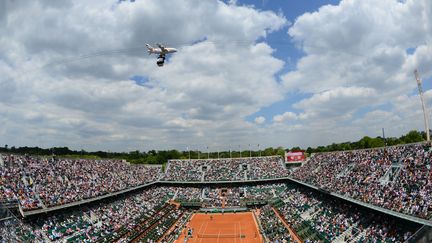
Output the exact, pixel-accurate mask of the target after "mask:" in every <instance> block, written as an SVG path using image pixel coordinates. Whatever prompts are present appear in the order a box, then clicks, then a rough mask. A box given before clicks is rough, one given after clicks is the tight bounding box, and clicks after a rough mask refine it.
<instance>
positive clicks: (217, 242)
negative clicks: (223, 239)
mask: <svg viewBox="0 0 432 243" xmlns="http://www.w3.org/2000/svg"><path fill="white" fill-rule="evenodd" d="M219 236H220V229H219V233H218V238H217V241H216V243H219Z"/></svg>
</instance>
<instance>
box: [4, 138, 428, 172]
mask: <svg viewBox="0 0 432 243" xmlns="http://www.w3.org/2000/svg"><path fill="white" fill-rule="evenodd" d="M425 139H426V134H425V133H424V132H419V131H414V130H413V131H410V132H408V133H407V134H405V135H402V136H400V137H399V138H396V137H389V138H386V139H383V138H382V137H379V136H378V137H375V138H371V137H368V136H365V137H363V138H362V139H360V140H359V141H356V142H343V143H332V144H330V145H327V146H318V147H315V148H312V147H308V148H307V149H306V152H307V153H308V154H311V153H316V152H331V151H343V150H353V149H365V148H376V147H384V146H385V145H386V146H392V145H398V144H407V143H415V142H421V141H424V140H425ZM298 150H304V149H302V148H300V147H298V146H296V147H293V148H290V149H289V148H283V147H277V148H272V147H269V148H266V149H264V150H260V151H249V150H243V151H221V152H209V153H207V152H202V151H178V150H175V149H172V150H158V151H157V150H150V151H147V152H143V151H139V150H135V151H130V152H106V151H96V152H90V151H85V150H71V149H69V148H68V147H53V148H39V147H27V146H25V147H15V146H12V147H9V146H8V145H5V146H4V147H0V153H15V154H29V155H40V156H52V155H55V156H60V157H69V158H89V159H126V160H127V161H129V162H131V163H140V164H163V163H166V162H167V161H168V160H170V159H189V158H190V159H198V158H201V159H206V158H231V157H232V158H239V157H249V156H252V157H258V156H274V155H279V156H284V154H285V151H298Z"/></svg>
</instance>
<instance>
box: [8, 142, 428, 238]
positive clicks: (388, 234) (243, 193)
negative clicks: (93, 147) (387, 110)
mask: <svg viewBox="0 0 432 243" xmlns="http://www.w3.org/2000/svg"><path fill="white" fill-rule="evenodd" d="M430 158H431V151H430V146H428V145H427V144H424V143H418V144H409V145H399V146H392V147H385V148H376V149H364V150H353V151H341V152H326V153H315V154H312V155H311V156H310V157H309V158H307V159H306V161H303V162H302V163H301V164H300V165H299V166H297V167H290V169H287V166H286V161H285V159H284V158H282V157H279V156H270V157H248V158H233V159H231V158H223V159H196V160H194V159H191V160H178V159H176V160H170V161H168V163H167V165H166V166H165V168H163V167H161V166H148V165H134V164H129V163H128V162H127V161H122V160H90V159H62V158H47V157H38V156H29V155H15V154H2V155H1V163H0V174H1V181H0V192H1V194H0V200H1V202H2V214H1V215H2V219H1V221H0V232H1V238H0V239H1V242H129V241H133V242H176V241H177V240H181V242H188V241H191V242H194V241H193V239H194V238H193V236H192V235H193V234H192V233H191V234H189V233H188V232H189V231H192V230H191V229H189V228H187V227H188V222H189V221H190V219H191V218H192V217H193V215H194V213H196V212H205V213H209V214H211V213H215V212H219V213H220V212H222V213H223V212H252V214H253V215H254V218H255V220H256V222H257V229H259V235H260V237H262V238H260V239H262V241H263V242H416V240H417V239H418V238H419V237H422V235H424V234H425V233H424V232H428V230H427V229H429V227H430V225H432V221H431V217H432V215H431V212H432V204H431V193H430V192H431V190H432V185H431V181H432V180H431V174H430V166H431V159H430ZM227 217H228V216H227ZM185 228H186V229H188V230H186V233H184V232H185ZM195 230H198V229H195ZM198 235H199V234H198ZM201 236H202V234H201ZM195 237H197V236H195ZM198 237H199V236H198ZM233 237H236V236H233ZM244 237H245V236H244ZM178 242H180V241H178ZM251 242H252V241H251Z"/></svg>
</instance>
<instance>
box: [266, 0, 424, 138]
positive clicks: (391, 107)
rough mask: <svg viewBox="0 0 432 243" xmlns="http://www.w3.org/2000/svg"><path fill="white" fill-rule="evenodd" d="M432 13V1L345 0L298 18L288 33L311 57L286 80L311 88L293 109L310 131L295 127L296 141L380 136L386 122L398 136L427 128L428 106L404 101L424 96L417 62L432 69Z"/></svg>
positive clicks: (288, 126) (290, 86) (300, 88)
mask: <svg viewBox="0 0 432 243" xmlns="http://www.w3.org/2000/svg"><path fill="white" fill-rule="evenodd" d="M431 12H432V2H430V1H427V0H421V1H414V0H407V1H403V2H402V1H396V0H383V1H378V2H377V1H373V0H343V1H341V2H340V4H338V5H334V6H331V5H328V6H324V7H321V8H320V9H319V10H318V11H316V12H313V13H305V14H303V15H302V16H300V17H298V18H297V20H296V21H295V23H294V24H293V25H292V27H291V28H289V31H288V34H289V35H290V36H291V37H292V39H293V40H294V41H295V43H296V45H297V46H298V47H299V48H300V49H301V50H302V51H304V53H305V56H304V57H302V58H301V59H300V60H299V61H298V63H297V64H296V69H295V70H294V71H291V72H288V73H286V74H285V75H283V76H282V80H283V84H284V87H285V88H286V90H287V91H290V92H296V91H297V92H299V93H304V94H307V95H308V97H307V98H304V99H302V100H301V101H298V102H295V103H294V104H293V105H292V108H294V109H296V110H298V111H296V113H297V114H298V117H299V118H300V117H301V118H302V125H303V126H304V127H305V128H304V130H303V131H304V132H306V134H308V136H310V137H309V138H308V136H305V133H303V134H301V135H300V134H299V135H298V136H296V137H294V138H293V136H292V135H291V133H289V135H290V137H291V138H292V140H295V139H297V140H298V143H299V144H312V145H318V144H328V143H332V142H337V141H343V140H354V139H358V138H359V137H361V136H364V135H370V136H377V135H380V130H381V127H382V126H386V127H392V128H395V129H393V130H392V133H393V134H392V135H394V136H399V135H401V134H402V133H404V132H406V131H408V130H411V129H422V126H421V123H422V120H421V119H420V120H418V119H419V116H417V115H418V113H420V114H421V106H420V105H419V104H416V105H413V106H411V105H410V106H409V107H410V108H409V109H403V110H402V107H405V106H407V104H401V103H404V102H408V101H407V100H405V99H409V100H411V99H418V97H416V96H411V94H412V93H413V92H416V85H415V82H414V75H413V71H414V69H416V68H418V69H419V70H420V72H421V73H422V76H423V78H428V77H431V76H432V60H431V55H428V54H426V53H431V48H432V41H431V40H432V28H431V23H432V17H431V15H430V14H428V13H431ZM408 49H414V53H412V54H410V53H408V52H407V50H408ZM398 97H399V98H398ZM400 97H405V98H400ZM406 97H410V98H406ZM401 100H404V101H403V102H401ZM409 103H410V102H409ZM416 103H418V102H416ZM380 106H383V107H385V108H379V107H380ZM382 109H384V110H382ZM365 110H371V111H370V112H365ZM276 117H277V118H278V119H281V117H282V115H278V116H276ZM362 124H363V125H362ZM401 124H403V125H401ZM276 125H277V124H275V125H274V127H275V128H277V129H282V130H283V129H285V130H287V131H288V130H289V129H291V128H292V127H293V126H294V125H295V124H286V125H285V126H281V125H277V126H276ZM378 128H379V130H378ZM396 128H397V129H396ZM285 134H286V133H285ZM311 138H313V139H312V140H311Z"/></svg>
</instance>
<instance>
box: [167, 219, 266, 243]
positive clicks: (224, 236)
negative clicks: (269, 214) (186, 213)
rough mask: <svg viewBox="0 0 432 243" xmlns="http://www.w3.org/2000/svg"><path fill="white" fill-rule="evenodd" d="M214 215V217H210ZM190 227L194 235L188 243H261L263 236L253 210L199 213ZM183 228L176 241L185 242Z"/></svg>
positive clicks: (189, 224)
mask: <svg viewBox="0 0 432 243" xmlns="http://www.w3.org/2000/svg"><path fill="white" fill-rule="evenodd" d="M210 217H212V218H210ZM187 226H188V227H191V228H193V235H192V236H193V237H192V238H189V240H188V241H187V242H188V243H207V242H209V243H213V242H215V243H216V242H218V243H228V242H234V243H236V242H237V243H258V242H259V243H261V242H263V241H262V238H261V235H260V233H259V230H258V226H257V223H256V222H255V219H254V216H253V214H252V213H251V212H246V213H224V214H221V213H215V214H213V213H212V214H204V213H197V214H194V215H192V217H191V219H190V221H189V223H188V224H187ZM185 232H186V230H183V232H182V234H181V235H180V236H179V238H178V239H177V241H175V242H176V243H183V242H184V239H185V236H186V233H185Z"/></svg>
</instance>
